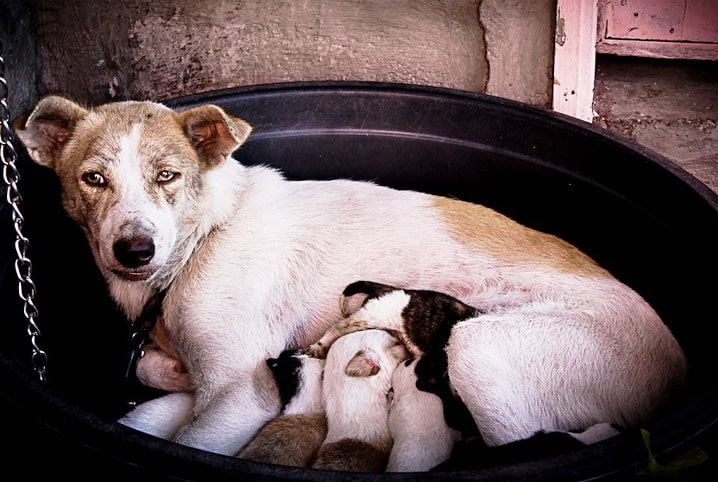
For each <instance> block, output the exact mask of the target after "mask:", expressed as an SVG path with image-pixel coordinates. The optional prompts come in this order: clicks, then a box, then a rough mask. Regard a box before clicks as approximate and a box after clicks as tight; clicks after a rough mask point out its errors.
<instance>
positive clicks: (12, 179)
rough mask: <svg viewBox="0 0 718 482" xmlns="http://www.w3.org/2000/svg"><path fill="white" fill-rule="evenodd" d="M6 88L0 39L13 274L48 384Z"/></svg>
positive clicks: (0, 105) (36, 363) (1, 131)
mask: <svg viewBox="0 0 718 482" xmlns="http://www.w3.org/2000/svg"><path fill="white" fill-rule="evenodd" d="M7 98H8V85H7V80H6V78H5V59H4V58H3V48H2V39H1V38H0V160H2V167H3V180H4V181H5V184H6V185H7V195H6V197H5V198H6V201H7V203H8V204H9V205H10V208H11V209H12V222H13V226H14V227H15V252H16V254H17V259H16V260H15V274H16V275H17V279H18V293H19V296H20V299H21V300H22V301H23V312H24V314H25V318H26V319H27V333H28V335H29V336H30V344H31V345H32V366H33V369H34V370H35V372H36V373H37V375H38V377H39V378H40V381H41V382H43V383H45V382H46V381H47V354H46V353H45V352H44V351H43V350H42V349H41V348H40V346H39V345H38V339H39V337H40V328H38V326H37V323H36V319H37V317H38V314H39V313H38V310H37V307H36V306H35V303H34V301H33V299H34V298H35V283H33V281H32V263H31V262H30V259H29V258H28V257H27V248H28V245H29V240H28V239H27V238H26V237H25V236H24V235H23V233H22V227H23V223H24V221H25V218H24V217H23V215H22V213H21V212H20V203H21V202H22V197H21V196H20V191H19V190H18V182H19V181H20V173H19V172H18V170H17V166H16V164H15V163H16V161H17V159H18V156H17V151H16V150H15V147H14V146H13V140H14V137H15V136H14V135H13V131H12V129H11V128H10V123H9V122H10V109H8V106H7Z"/></svg>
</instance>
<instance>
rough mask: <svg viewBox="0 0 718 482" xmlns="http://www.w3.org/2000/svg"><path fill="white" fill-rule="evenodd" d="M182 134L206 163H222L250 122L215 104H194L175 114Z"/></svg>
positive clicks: (244, 136) (249, 128) (242, 138)
mask: <svg viewBox="0 0 718 482" xmlns="http://www.w3.org/2000/svg"><path fill="white" fill-rule="evenodd" d="M178 116H179V122H180V124H181V125H182V126H183V127H184V131H185V134H186V135H187V137H189V138H190V140H191V141H192V145H194V147H195V149H197V152H198V153H199V157H200V159H201V160H202V161H203V162H205V163H207V165H208V166H210V167H212V166H218V165H220V164H222V163H223V162H224V161H225V160H226V159H227V158H228V157H229V156H230V155H231V154H232V153H233V152H234V151H235V150H237V148H238V147H239V146H241V145H242V144H244V141H246V140H247V137H249V133H250V132H252V126H250V125H249V124H248V123H247V122H245V121H243V120H242V119H239V118H237V117H232V116H230V115H229V114H227V113H226V112H225V111H224V110H222V109H221V108H219V107H217V106H216V105H211V104H210V105H203V106H199V107H194V108H191V109H188V110H185V111H183V112H180V113H179V114H178Z"/></svg>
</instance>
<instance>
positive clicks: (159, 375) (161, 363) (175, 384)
mask: <svg viewBox="0 0 718 482" xmlns="http://www.w3.org/2000/svg"><path fill="white" fill-rule="evenodd" d="M144 351H145V352H144V355H143V356H142V358H140V359H139V361H138V362H137V369H136V370H135V375H136V376H137V379H138V380H139V381H140V383H142V384H143V385H146V386H148V387H152V388H157V389H159V390H164V391H167V392H191V391H194V390H195V388H196V387H195V384H194V382H193V381H192V377H191V376H190V374H189V373H187V370H185V367H184V365H183V364H182V362H181V361H180V360H178V359H176V358H172V357H171V356H169V355H167V353H165V352H163V351H162V350H160V349H159V348H157V347H156V346H154V345H150V346H147V347H145V349H144Z"/></svg>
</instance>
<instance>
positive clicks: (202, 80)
mask: <svg viewBox="0 0 718 482" xmlns="http://www.w3.org/2000/svg"><path fill="white" fill-rule="evenodd" d="M8 2H9V3H11V4H17V3H18V2H14V1H12V0H3V3H8ZM20 3H23V2H20ZM30 5H34V6H35V8H34V10H33V14H34V17H35V23H34V26H35V28H34V32H31V33H34V34H35V35H34V38H35V41H36V43H37V55H36V57H37V62H38V70H39V72H37V74H38V81H37V82H35V81H34V79H30V80H31V81H32V84H31V85H36V88H37V95H45V94H48V93H60V94H64V95H68V96H70V97H72V98H74V99H76V100H78V101H81V102H85V103H89V104H93V103H100V102H105V101H110V100H120V99H155V100H164V99H168V98H172V97H177V96H181V95H188V94H194V93H199V92H204V91H210V90H217V89H224V88H230V87H234V86H240V85H251V84H263V83H273V82H286V81H303V80H304V81H306V80H366V81H385V82H403V83H411V84H421V85H432V86H440V87H449V88H455V89H461V90H467V91H473V92H485V93H489V94H493V95H498V96H502V97H507V98H511V99H514V100H519V101H523V102H528V103H531V104H535V105H540V106H546V107H548V106H550V103H551V98H550V91H551V78H552V76H551V70H552V45H553V26H552V25H553V18H554V8H555V6H554V1H553V0H539V1H534V0H511V1H500V0H483V1H480V0H434V1H412V0H400V1H392V2H385V1H381V0H363V1H360V0H314V1H292V0H269V1H262V2H259V1H229V0H213V1H210V2H205V3H204V4H202V6H201V7H198V6H197V3H196V2H195V1H190V0H173V1H169V0H156V1H148V0H126V1H124V2H123V8H117V4H116V2H110V1H109V0H97V1H94V2H88V1H81V0H37V1H35V2H33V3H31V4H30ZM28 17H30V15H28Z"/></svg>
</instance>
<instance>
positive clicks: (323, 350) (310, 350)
mask: <svg viewBox="0 0 718 482" xmlns="http://www.w3.org/2000/svg"><path fill="white" fill-rule="evenodd" d="M328 350H329V349H328V348H327V347H325V346H324V345H323V344H322V342H321V341H318V342H317V343H313V344H311V345H309V346H308V347H307V349H306V350H305V351H304V353H306V354H307V355H308V356H310V357H312V358H326V357H327V351H328Z"/></svg>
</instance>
